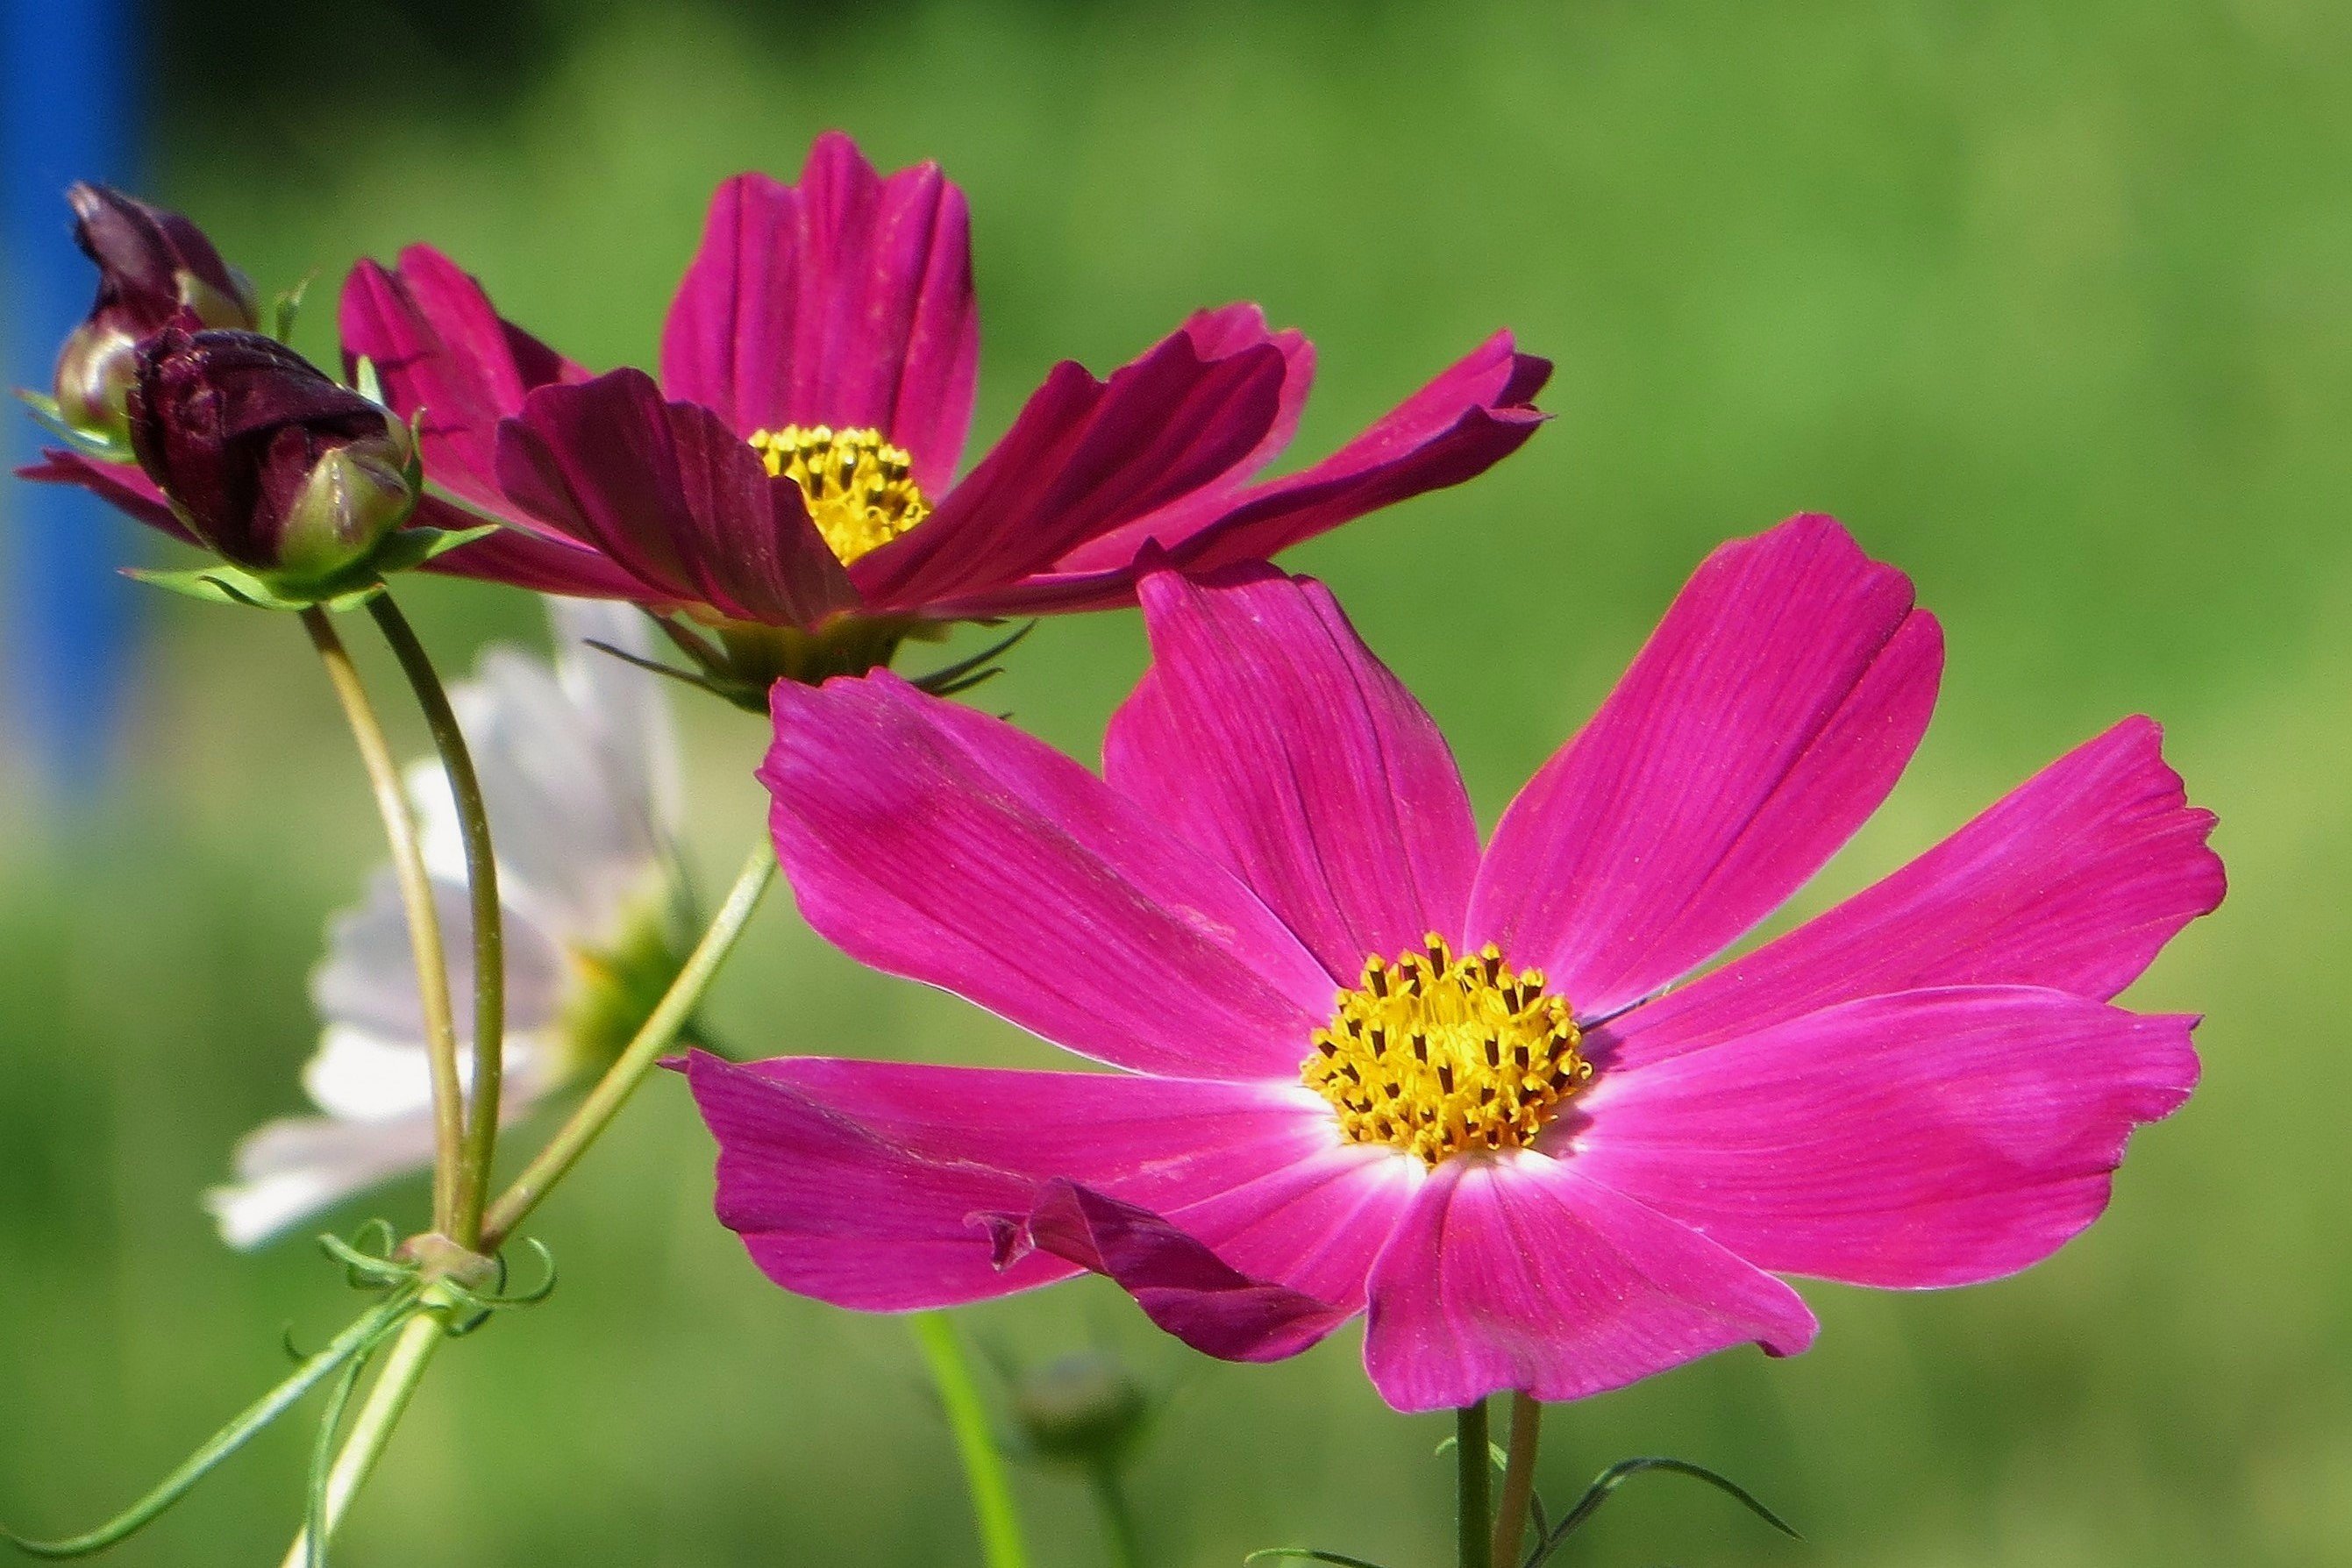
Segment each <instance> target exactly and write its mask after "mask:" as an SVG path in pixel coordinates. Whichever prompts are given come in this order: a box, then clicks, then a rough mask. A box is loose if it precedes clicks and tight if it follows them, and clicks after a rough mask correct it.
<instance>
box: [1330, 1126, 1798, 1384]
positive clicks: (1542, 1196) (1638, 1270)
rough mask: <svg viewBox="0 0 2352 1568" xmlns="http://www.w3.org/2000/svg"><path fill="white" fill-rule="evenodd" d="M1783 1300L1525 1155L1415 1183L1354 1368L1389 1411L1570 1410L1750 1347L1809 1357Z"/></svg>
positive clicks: (1703, 1244)
mask: <svg viewBox="0 0 2352 1568" xmlns="http://www.w3.org/2000/svg"><path fill="white" fill-rule="evenodd" d="M1816 1326H1817V1325H1816V1324H1815V1323H1814V1321H1813V1315H1812V1313H1811V1312H1810V1311H1808V1310H1806V1308H1805V1303H1804V1301H1803V1300H1801V1298H1799V1296H1798V1295H1797V1293H1796V1292H1795V1291H1794V1290H1791V1289H1789V1287H1788V1286H1786V1285H1784V1284H1782V1283H1781V1282H1780V1281H1779V1280H1778V1279H1773V1278H1772V1277H1771V1276H1770V1275H1769V1274H1764V1273H1760V1272H1759V1271H1758V1270H1757V1269H1755V1268H1751V1267H1749V1266H1748V1264H1746V1263H1744V1262H1742V1261H1741V1260H1740V1259H1739V1258H1736V1257H1734V1256H1733V1255H1732V1254H1731V1253H1729V1252H1727V1251H1726V1250H1725V1249H1724V1248H1722V1247H1718V1246H1717V1245H1716V1244H1715V1243H1714V1242H1712V1241H1709V1240H1707V1239H1706V1237H1703V1236H1701V1235H1699V1234H1698V1233H1697V1232H1696V1231H1694V1230H1690V1229H1688V1228H1686V1227H1685V1226H1681V1225H1678V1224H1676V1223H1675V1221H1673V1220H1670V1219H1667V1218H1664V1217H1663V1216H1661V1215H1657V1214H1655V1213H1653V1212H1652V1211H1651V1210H1649V1209H1647V1208H1644V1207H1643V1205H1640V1204H1637V1203H1634V1202H1633V1201H1632V1200H1630V1199H1628V1198H1624V1197H1621V1196H1619V1195H1618V1194H1615V1193H1612V1192H1611V1191H1609V1189H1607V1188H1606V1187H1602V1186H1600V1185H1598V1184H1595V1183H1592V1182H1588V1181H1585V1180H1583V1179H1582V1178H1581V1177H1580V1176H1579V1175H1578V1174H1577V1173H1576V1172H1575V1171H1574V1170H1573V1169H1572V1168H1571V1167H1570V1166H1569V1165H1566V1164H1562V1163H1559V1162H1556V1161H1553V1160H1550V1159H1547V1158H1545V1157H1544V1156H1542V1155H1539V1154H1520V1155H1517V1156H1510V1157H1506V1158H1501V1159H1492V1158H1476V1157H1472V1158H1457V1159H1454V1160H1449V1161H1447V1162H1446V1163H1444V1164H1442V1165H1440V1166H1438V1167H1437V1169H1436V1170H1434V1171H1433V1172H1432V1173H1430V1177H1429V1180H1428V1182H1427V1183H1426V1184H1424V1185H1423V1187H1422V1189H1421V1192H1420V1194H1419V1195H1418V1197H1417V1198H1416V1199H1415V1201H1414V1203H1413V1205H1412V1210H1411V1211H1410V1212H1409V1213H1408V1214H1407V1215H1405V1216H1404V1218H1403V1220H1402V1222H1401V1223H1400V1224H1399V1225H1398V1226H1397V1230H1396V1234H1395V1235H1394V1236H1393V1237H1391V1239H1390V1241H1389V1246H1388V1250H1387V1251H1385V1252H1383V1253H1382V1254H1381V1259H1380V1262H1379V1263H1378V1264H1377V1265H1376V1266H1375V1267H1374V1268H1373V1270H1372V1282H1371V1323H1370V1329H1369V1330H1368V1331H1367V1332H1366V1334H1365V1337H1364V1368H1365V1370H1366V1371H1367V1372H1368V1373H1370V1374H1371V1379H1372V1385H1373V1386H1374V1387H1376V1388H1378V1389H1379V1390H1380V1392H1381V1398H1383V1399H1385V1400H1387V1401H1388V1402H1389V1403H1390V1404H1391V1405H1394V1406H1395V1407H1396V1408H1397V1409H1399V1410H1407V1411H1412V1410H1438V1409H1444V1408H1446V1407H1449V1406H1458V1405H1467V1404H1469V1403H1470V1402H1471V1401H1472V1400H1474V1399H1480V1398H1484V1397H1485V1396H1486V1395H1487V1394H1496V1393H1500V1392H1502V1391H1503V1390H1505V1389H1517V1390H1519V1391H1521V1392H1524V1393H1527V1394H1532V1395H1533V1396H1534V1397H1536V1398H1538V1399H1541V1400H1548V1401H1556V1400H1568V1399H1581V1398H1583V1397H1584V1396H1585V1395H1586V1394H1599V1393H1601V1392H1603V1391H1605V1390H1608V1389H1612V1388H1622V1387H1623V1386H1624V1385H1625V1384H1630V1383H1636V1382H1639V1381H1640V1380H1641V1379H1643V1378H1645V1377H1648V1376H1650V1375H1652V1374H1653V1373H1660V1372H1664V1371H1665V1370H1666V1369H1667V1368H1669V1367H1673V1366H1678V1365H1680V1364H1681V1363H1684V1362H1686V1361H1692V1360H1696V1358H1698V1357H1700V1356H1703V1355H1706V1354H1709V1353H1711V1352H1715V1351H1719V1350H1724V1349H1727V1348H1728V1347H1730V1346H1733V1345H1737V1344H1741V1343H1745V1342H1749V1341H1754V1342H1757V1343H1759V1344H1761V1345H1763V1346H1764V1348H1765V1349H1766V1350H1768V1351H1769V1352H1772V1353H1773V1354H1775V1355H1793V1354H1795V1353H1796V1352H1799V1351H1801V1350H1803V1349H1804V1348H1805V1347H1806V1346H1807V1345H1809V1344H1811V1342H1812V1339H1813V1333H1814V1331H1815V1329H1816Z"/></svg>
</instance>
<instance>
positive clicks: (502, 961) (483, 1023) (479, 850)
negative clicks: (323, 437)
mask: <svg viewBox="0 0 2352 1568" xmlns="http://www.w3.org/2000/svg"><path fill="white" fill-rule="evenodd" d="M368 613H369V614H370V615H371V616H373V617H374V619H375V624H376V626H377V627H378V628H379V629H380V630H381V631H382V632H383V637H384V641H385V642H386V643H388V644H390V645H391V647H392V651H393V655H394V658H397V659H399V661H400V668H401V672H402V673H403V674H404V675H405V676H407V678H408V684H409V686H410V687H411V688H412V689H414V690H415V693H416V703H417V706H418V707H419V708H420V709H422V710H424V713H425V727H426V728H427V729H428V730H430V731H432V733H433V745H434V749H435V750H436V751H437V752H439V753H440V756H441V769H442V772H443V773H445V774H446V775H447V777H448V780H449V793H450V795H451V797H452V798H453V799H454V800H455V801H456V802H457V823H458V828H459V832H460V834H461V836H462V837H463V838H464V841H465V846H466V887H467V899H468V900H469V909H470V910H471V914H472V924H473V931H474V1027H473V1044H474V1052H473V1069H474V1070H473V1082H472V1085H471V1088H472V1090H473V1093H472V1095H471V1097H470V1101H471V1104H470V1112H469V1114H468V1116H467V1121H466V1125H465V1129H464V1136H463V1140H462V1142H461V1145H460V1149H459V1153H458V1160H457V1174H456V1191H455V1194H454V1195H453V1197H452V1200H451V1204H450V1211H449V1213H448V1215H447V1216H446V1221H445V1223H444V1225H443V1226H442V1228H443V1230H444V1232H445V1233H446V1235H447V1236H448V1237H449V1238H450V1239H451V1240H453V1241H455V1242H457V1245H458V1246H460V1247H469V1248H470V1247H477V1246H478V1244H479V1243H480V1241H481V1236H482V1207H483V1205H484V1204H485V1203H486V1202H487V1201H488V1189H489V1183H490V1163H491V1160H492V1158H493V1157H494V1156H495V1155H496V1153H497V1152H498V1139H499V1075H500V1072H501V1071H502V1070H503V1067H504V1063H505V1059H506V1049H505V1037H506V967H507V966H506V951H505V947H506V940H505V924H504V918H503V916H502V915H501V913H500V909H501V906H500V904H499V868H498V860H497V857H496V855H495V853H494V852H493V850H492V848H491V845H490V817H489V811H488V807H487V806H486V805H484V803H483V800H482V785H481V780H480V778H479V776H478V774H477V773H476V772H475V769H474V758H473V753H472V752H470V751H468V750H467V745H466V735H465V731H463V730H462V729H461V728H459V726H458V723H457V710H455V709H453V708H452V707H451V706H450V705H449V694H448V691H447V690H446V689H445V688H444V687H443V686H442V684H441V677H440V674H439V672H438V671H436V669H435V668H433V660H432V658H431V656H430V655H428V654H427V653H426V652H425V645H424V644H423V643H421V642H419V641H418V640H417V637H416V632H415V628H414V627H413V626H410V625H409V624H408V617H407V616H404V615H403V614H402V613H401V610H400V606H399V605H397V604H395V603H394V600H393V597H392V595H391V593H390V591H388V590H387V591H386V592H384V593H382V594H378V595H376V596H375V597H373V598H372V599H370V600H369V601H368ZM444 994H445V997H446V983H445V986H444Z"/></svg>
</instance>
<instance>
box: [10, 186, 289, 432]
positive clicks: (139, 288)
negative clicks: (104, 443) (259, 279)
mask: <svg viewBox="0 0 2352 1568" xmlns="http://www.w3.org/2000/svg"><path fill="white" fill-rule="evenodd" d="M66 200H67V201H68V203H69V204H70V205H72V207H73V210H74V243H76V244H77V245H79V246H80V247H81V248H82V253H83V254H84V255H86V256H88V257H89V258H90V259H91V260H92V261H95V262H96V263H98V298H97V299H96V300H93V301H92V302H91V305H90V308H89V315H88V316H87V317H86V318H84V320H83V321H82V323H81V325H80V326H79V327H76V328H75V329H74V330H73V331H72V332H71V333H69V334H68V336H67V338H66V341H65V345H64V347H63V348H62V349H61V350H60V351H59V352H58V368H57V376H56V386H55V395H56V397H57V403H58V415H59V416H61V417H62V418H63V419H65V421H66V422H67V423H68V424H69V425H73V426H77V427H79V428H80V429H83V430H87V431H89V432H90V433H91V434H93V435H97V436H101V437H121V435H122V434H123V422H124V417H125V413H124V407H125V401H126V398H127V396H128V395H129V392H130V389H131V378H132V376H133V374H135V371H134V365H133V359H134V356H135V354H136V352H137V350H138V347H139V343H140V342H141V341H142V339H144V338H147V337H149V336H151V335H152V334H153V333H155V332H158V331H162V330H163V328H165V327H167V326H170V325H171V324H173V322H174V321H183V322H185V321H191V320H192V321H194V322H195V323H197V324H200V325H202V326H205V327H232V328H238V329H242V330H246V331H250V330H252V329H253V328H254V327H256V326H257V325H258V324H259V317H258V315H257V310H256V307H255V304H254V298H253V285H252V284H251V283H250V282H248V281H247V279H246V277H245V275H244V274H243V273H241V272H239V271H237V270H236V268H233V267H231V266H229V265H228V264H227V263H226V262H225V261H223V260H222V259H221V256H220V252H219V251H218V250H216V249H215V248H214V247H213V242H212V241H211V240H209V239H207V238H206V237H205V233H204V231H203V230H202V229H200V228H198V227H197V226H195V225H194V224H193V223H190V222H189V221H188V220H187V219H186V218H184V217H182V216H180V215H179V214H177V213H174V212H167V211H165V210H164V209H163V208H162V207H154V206H150V205H147V204H146V203H145V202H142V201H139V200H137V199H135V198H134V197H131V196H127V195H123V194H122V193H121V192H120V191H115V190H110V189H109V188H107V187H106V186H104V185H91V184H77V185H75V186H74V187H73V188H72V189H71V190H69V191H68V192H67V193H66Z"/></svg>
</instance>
